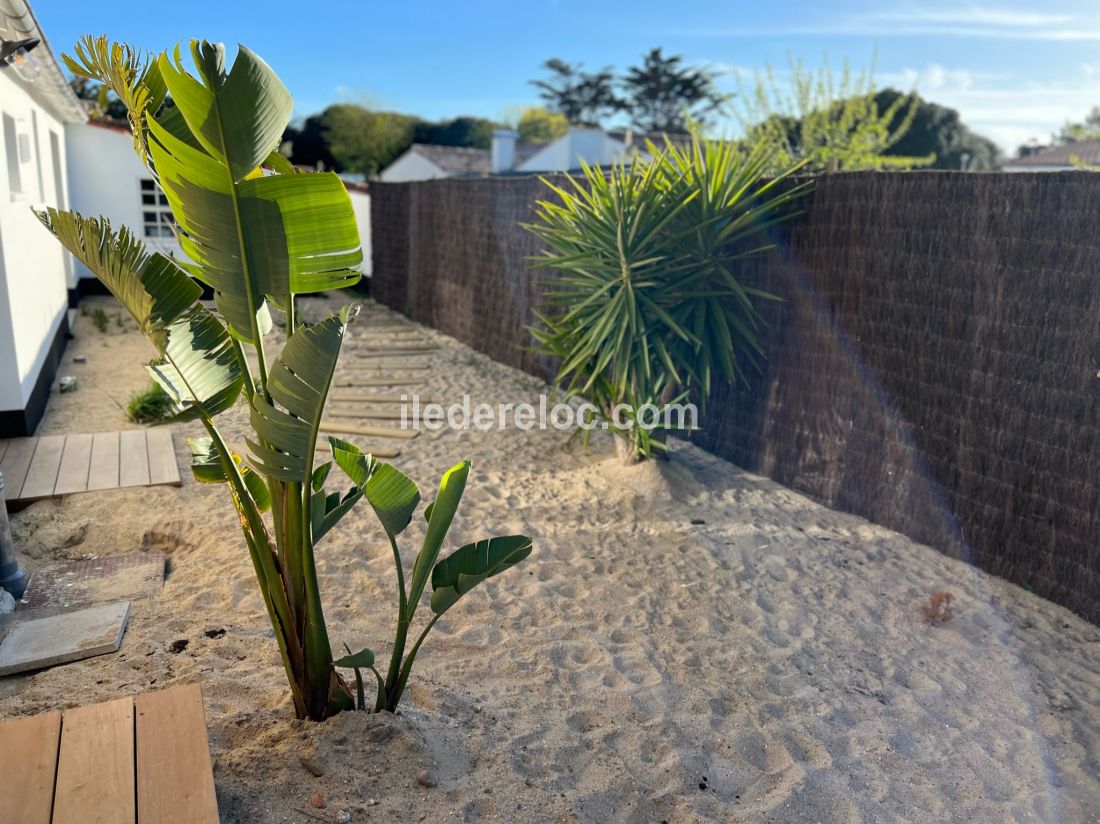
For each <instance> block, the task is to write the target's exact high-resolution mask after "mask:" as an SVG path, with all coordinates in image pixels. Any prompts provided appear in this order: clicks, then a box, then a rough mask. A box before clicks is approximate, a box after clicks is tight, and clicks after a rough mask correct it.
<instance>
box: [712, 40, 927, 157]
mask: <svg viewBox="0 0 1100 824" xmlns="http://www.w3.org/2000/svg"><path fill="white" fill-rule="evenodd" d="M734 113H735V116H736V117H737V118H738V120H739V121H740V122H741V124H742V126H743V128H744V130H745V138H744V139H745V142H747V143H750V144H756V143H763V144H765V145H768V146H770V147H772V150H773V153H772V157H773V162H774V163H775V166H776V168H777V169H785V168H788V167H789V166H790V165H792V164H793V163H795V162H798V161H805V164H806V166H805V168H806V169H807V170H808V171H819V172H836V171H859V170H867V169H873V170H881V169H913V168H917V167H921V166H929V165H931V164H932V163H933V162H934V161H935V157H934V156H932V155H931V154H929V155H925V156H907V155H897V154H890V150H891V149H892V148H893V147H894V146H896V145H897V144H898V143H899V142H900V141H901V139H902V138H903V137H905V134H906V133H907V132H908V131H909V128H910V127H911V126H912V123H913V119H914V117H915V116H916V105H915V101H914V99H913V96H912V95H906V96H899V97H898V98H897V99H896V100H895V101H894V102H893V103H891V104H890V105H889V106H888V107H886V108H885V109H882V108H880V107H879V104H878V100H877V98H876V96H875V85H874V68H873V66H872V68H870V69H868V70H867V71H865V72H863V73H862V74H860V75H858V76H856V75H853V74H852V72H851V69H850V67H849V66H848V63H847V61H845V64H844V70H843V72H842V74H841V76H840V80H839V81H838V80H837V79H836V78H835V77H834V76H833V73H832V70H831V69H830V68H829V64H828V62H826V63H825V65H824V66H823V67H822V68H821V70H820V71H816V72H815V71H811V70H808V69H807V68H806V67H805V66H804V65H803V64H802V63H801V62H800V61H795V60H791V62H790V84H789V90H785V89H783V88H781V87H780V86H779V84H778V83H777V82H776V80H775V76H774V74H773V72H772V70H771V68H770V67H769V68H768V69H767V70H766V71H765V72H764V73H763V74H761V73H758V74H757V75H756V83H755V88H754V89H753V90H752V91H747V90H745V89H744V88H743V87H742V89H741V90H740V91H739V93H738V95H737V105H735V106H734Z"/></svg>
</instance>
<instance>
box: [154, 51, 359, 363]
mask: <svg viewBox="0 0 1100 824" xmlns="http://www.w3.org/2000/svg"><path fill="white" fill-rule="evenodd" d="M192 53H193V55H194V57H195V62H196V65H197V66H198V68H199V72H200V74H201V75H202V78H203V80H204V81H205V82H204V83H203V82H199V80H198V79H196V78H194V77H192V76H191V75H190V74H188V73H187V72H186V71H184V69H183V68H182V66H181V65H180V64H179V58H178V55H177V58H176V61H175V62H173V61H172V60H170V59H169V58H168V56H167V55H161V56H160V58H159V59H158V61H157V66H158V69H159V73H160V75H161V76H162V77H163V79H164V82H165V84H166V85H167V88H168V90H169V92H170V94H171V95H172V99H173V100H174V101H175V103H176V108H177V109H178V111H179V113H180V116H181V117H182V120H183V121H184V122H185V123H186V125H187V126H188V127H189V129H190V132H191V133H192V134H193V136H194V138H195V140H196V142H197V143H198V144H200V145H199V146H196V145H193V144H192V143H191V142H189V141H188V140H187V139H186V138H185V137H182V136H180V135H179V134H178V128H174V127H178V123H170V122H169V118H170V117H173V116H174V112H175V110H174V109H165V110H164V112H163V113H162V114H158V115H156V116H154V117H149V118H148V126H149V153H150V157H151V159H152V165H153V168H154V170H155V172H156V175H157V178H158V180H159V182H160V184H161V187H162V188H163V189H164V192H165V194H166V195H167V197H168V202H169V204H170V205H171V207H172V212H173V215H174V217H175V219H176V221H177V223H178V224H179V230H180V231H179V241H180V246H181V247H182V248H183V250H184V252H185V253H186V254H187V256H188V257H189V258H190V259H191V260H192V261H193V263H194V265H193V266H192V267H191V272H192V274H194V275H195V277H198V278H199V279H201V280H203V281H204V282H205V283H208V284H209V285H210V286H211V287H212V288H213V289H214V291H215V301H216V303H217V306H218V310H219V311H220V312H221V313H222V315H223V316H224V317H225V318H226V320H227V321H228V323H229V325H230V327H231V329H232V331H233V333H234V334H235V335H237V336H238V337H240V338H242V339H245V340H249V341H252V342H254V343H255V342H257V340H258V338H259V337H260V335H262V334H263V323H262V320H258V319H257V318H258V315H260V316H261V318H262V313H263V312H264V309H265V299H266V298H267V297H271V298H273V299H274V300H275V301H276V302H277V303H279V304H280V305H285V303H286V301H287V299H288V297H289V296H290V295H292V294H300V293H309V292H319V291H324V290H327V289H337V288H341V287H344V286H350V285H352V284H354V283H355V282H356V281H357V280H358V279H359V277H360V275H359V272H358V271H356V270H355V269H354V267H357V266H358V265H359V264H360V262H361V261H362V250H361V249H360V246H359V234H358V229H357V226H356V222H355V213H354V211H353V209H352V206H351V200H350V198H349V197H348V194H347V191H346V189H345V188H344V185H343V183H342V182H341V181H340V179H339V178H338V177H336V176H335V175H334V174H331V173H328V174H275V175H264V174H263V173H262V172H261V171H260V168H259V167H260V164H261V163H264V162H265V161H267V160H268V159H269V158H270V157H271V154H272V152H273V150H274V149H275V148H276V146H277V145H278V143H279V140H280V139H281V135H282V132H283V129H284V128H285V127H286V124H287V122H288V120H289V116H290V109H291V107H290V99H289V95H288V93H287V91H286V89H285V88H284V87H283V86H282V84H281V83H280V82H279V80H278V78H277V77H276V76H275V75H274V73H273V72H272V71H271V69H270V68H268V66H267V64H266V63H264V62H263V61H262V60H260V59H259V58H258V57H256V55H254V54H253V53H252V52H250V51H249V50H247V49H245V48H243V47H242V48H241V50H240V52H239V53H238V55H237V58H236V60H235V61H234V64H233V69H232V70H231V71H230V72H229V74H228V75H226V74H225V73H224V63H225V54H224V50H223V49H222V47H221V46H220V45H219V46H215V45H211V44H209V43H205V42H204V43H194V44H193V45H192ZM269 165H272V166H273V167H274V166H275V165H276V164H269ZM277 165H278V168H280V169H283V170H285V166H284V165H282V164H277Z"/></svg>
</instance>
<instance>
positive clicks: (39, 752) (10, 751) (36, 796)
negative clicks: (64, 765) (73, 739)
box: [0, 712, 61, 824]
mask: <svg viewBox="0 0 1100 824" xmlns="http://www.w3.org/2000/svg"><path fill="white" fill-rule="evenodd" d="M60 738H61V713H59V712H47V713H44V714H42V715H33V716H30V717H28V718H15V719H13V720H11V721H5V722H3V723H2V724H0V753H3V754H4V780H3V781H0V816H3V818H4V820H5V821H18V822H20V824H50V813H51V812H52V810H53V784H54V778H55V777H56V775H57V747H58V741H59V740H60Z"/></svg>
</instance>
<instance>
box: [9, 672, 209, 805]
mask: <svg viewBox="0 0 1100 824" xmlns="http://www.w3.org/2000/svg"><path fill="white" fill-rule="evenodd" d="M0 752H2V753H3V754H4V780H3V781H2V782H0V820H3V821H11V822H19V824H82V823H83V822H91V821H94V822H99V823H100V824H135V822H136V824H217V821H218V800H217V796H216V795H215V793H214V776H213V773H212V772H211V768H210V750H209V746H208V743H207V738H206V723H205V720H204V718H203V710H202V693H201V692H200V691H199V687H198V685H196V684H187V685H184V686H179V687H172V688H170V689H166V690H161V691H160V692H150V693H145V694H144V695H138V696H135V697H133V698H119V699H117V700H114V701H108V702H106V703H103V704H93V705H91V706H88V707H77V708H75V709H71V710H65V711H64V712H63V713H62V712H48V713H45V714H43V715H35V716H31V717H28V718H16V719H13V720H11V721H4V722H2V723H0Z"/></svg>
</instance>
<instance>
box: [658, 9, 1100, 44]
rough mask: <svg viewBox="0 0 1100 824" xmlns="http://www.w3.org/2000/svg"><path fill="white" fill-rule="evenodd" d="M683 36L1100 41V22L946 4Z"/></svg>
mask: <svg viewBox="0 0 1100 824" xmlns="http://www.w3.org/2000/svg"><path fill="white" fill-rule="evenodd" d="M669 33H671V34H677V35H680V36H684V37H707V38H713V37H718V38H733V37H761V36H779V35H786V36H792V37H811V36H822V35H846V36H868V37H910V36H922V35H937V36H941V37H965V38H975V39H992V40H1048V41H1064V42H1069V41H1082V40H1083V41H1089V40H1091V41H1097V42H1100V19H1097V18H1096V17H1095V16H1093V17H1092V18H1091V19H1089V20H1083V19H1080V18H1078V17H1075V16H1074V15H1071V14H1061V13H1059V14H1050V13H1044V12H1035V11H1019V10H1016V9H1004V8H994V7H988V6H957V7H956V6H942V7H939V8H931V9H928V8H923V9H922V8H902V9H897V10H893V11H888V12H870V13H864V14H855V15H849V16H848V17H846V18H841V19H839V20H836V21H835V22H826V23H810V24H806V25H789V26H788V25H784V26H766V27H746V28H722V27H713V28H701V29H679V30H674V31H671V32H669Z"/></svg>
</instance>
